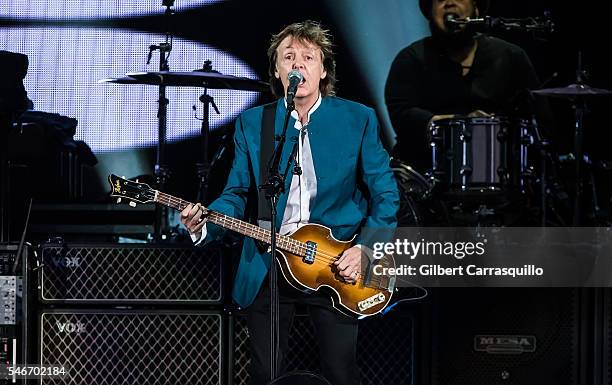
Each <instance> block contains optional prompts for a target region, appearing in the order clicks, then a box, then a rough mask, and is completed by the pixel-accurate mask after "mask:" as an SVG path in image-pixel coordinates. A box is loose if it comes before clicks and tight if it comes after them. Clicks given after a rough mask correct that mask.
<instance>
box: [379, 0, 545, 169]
mask: <svg viewBox="0 0 612 385" xmlns="http://www.w3.org/2000/svg"><path fill="white" fill-rule="evenodd" d="M419 6H420V8H421V12H422V13H423V15H424V16H425V17H426V18H427V19H428V20H429V25H430V29H431V36H430V37H426V38H424V39H422V40H419V41H417V42H415V43H413V44H412V45H410V46H408V47H406V48H404V49H403V50H401V51H400V52H399V53H398V54H397V56H396V58H395V60H394V61H393V64H392V66H391V70H390V72H389V76H388V78H387V84H386V87H385V100H386V104H387V108H388V109H389V114H390V116H391V122H392V124H393V127H394V129H395V132H396V135H397V144H396V146H395V148H394V150H393V155H394V157H396V158H399V159H402V160H404V161H406V162H408V163H409V164H410V165H412V166H413V167H414V168H416V169H417V170H418V171H420V172H425V171H427V169H428V168H430V167H431V154H430V152H429V145H428V143H427V128H428V127H429V126H430V124H431V123H432V122H435V121H436V120H440V119H446V118H453V117H459V116H469V117H474V116H486V115H489V114H493V113H495V114H502V115H506V116H516V115H517V113H518V114H519V115H520V114H525V111H526V110H527V107H526V102H527V99H528V98H527V95H528V93H527V90H528V89H534V88H538V86H539V81H538V77H537V75H536V73H535V70H534V68H533V66H532V64H531V62H530V60H529V58H528V57H527V54H526V53H525V51H524V50H523V49H521V48H520V47H518V46H516V45H514V44H511V43H508V42H506V41H504V40H501V39H498V38H495V37H490V36H487V35H484V34H479V33H474V32H472V31H470V30H468V29H467V28H462V27H459V28H456V27H454V25H452V24H450V23H449V22H448V21H446V22H445V20H447V19H448V18H449V17H454V18H461V19H463V18H467V17H469V18H476V17H483V16H484V15H485V14H486V12H487V9H488V7H489V0H419ZM450 15H452V16H450ZM518 101H521V102H522V103H518Z"/></svg>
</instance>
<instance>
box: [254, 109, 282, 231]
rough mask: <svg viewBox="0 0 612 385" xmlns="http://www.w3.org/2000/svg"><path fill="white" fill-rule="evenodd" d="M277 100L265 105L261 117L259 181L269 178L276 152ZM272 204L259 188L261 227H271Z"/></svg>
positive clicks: (258, 220)
mask: <svg viewBox="0 0 612 385" xmlns="http://www.w3.org/2000/svg"><path fill="white" fill-rule="evenodd" d="M277 103H278V102H277V101H275V102H273V103H269V104H266V105H264V108H263V115H262V118H261V132H260V135H261V140H260V152H259V183H262V184H263V183H264V182H265V181H266V180H268V175H269V171H270V170H269V169H268V161H269V160H270V157H271V156H272V153H273V152H274V121H275V118H276V105H277ZM271 217H272V213H271V211H270V204H269V202H268V200H267V199H266V194H265V193H264V192H262V191H261V190H259V189H257V222H258V224H259V226H260V227H263V228H266V229H268V230H269V229H270V228H271V226H270V218H271Z"/></svg>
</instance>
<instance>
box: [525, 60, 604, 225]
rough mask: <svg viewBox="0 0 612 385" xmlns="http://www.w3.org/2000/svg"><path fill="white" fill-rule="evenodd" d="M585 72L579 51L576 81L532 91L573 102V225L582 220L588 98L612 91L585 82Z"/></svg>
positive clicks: (578, 223) (536, 93)
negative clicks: (584, 147) (563, 85)
mask: <svg viewBox="0 0 612 385" xmlns="http://www.w3.org/2000/svg"><path fill="white" fill-rule="evenodd" d="M584 77H585V72H584V71H583V69H582V53H581V52H579V53H578V68H577V71H576V83H574V84H570V85H568V86H566V87H559V88H544V89H540V90H535V91H532V93H533V94H535V95H542V96H548V97H554V98H560V99H564V100H568V101H570V102H571V103H572V108H573V109H574V121H575V131H574V152H575V157H576V162H575V192H574V207H573V214H572V225H573V226H577V225H580V224H581V222H582V214H583V213H582V207H581V206H582V196H583V192H584V182H583V170H582V163H583V153H584V151H583V140H584V139H583V135H584V117H585V115H586V114H587V113H588V104H587V100H588V99H589V98H591V97H595V96H600V97H602V96H611V95H612V91H611V90H606V89H601V88H593V87H590V86H589V85H587V84H585V83H584Z"/></svg>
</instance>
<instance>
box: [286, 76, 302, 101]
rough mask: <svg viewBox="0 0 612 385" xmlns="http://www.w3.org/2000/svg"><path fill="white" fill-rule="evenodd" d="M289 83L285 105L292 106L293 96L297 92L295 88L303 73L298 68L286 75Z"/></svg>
mask: <svg viewBox="0 0 612 385" xmlns="http://www.w3.org/2000/svg"><path fill="white" fill-rule="evenodd" d="M287 79H288V80H289V85H288V86H287V106H293V98H294V97H295V93H296V92H297V88H298V86H299V85H300V83H301V82H302V80H304V75H302V73H301V72H300V71H298V70H293V71H291V72H289V74H288V75H287Z"/></svg>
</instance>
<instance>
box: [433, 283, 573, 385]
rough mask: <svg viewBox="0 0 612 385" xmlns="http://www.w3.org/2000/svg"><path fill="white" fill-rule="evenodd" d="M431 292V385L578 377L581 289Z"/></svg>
mask: <svg viewBox="0 0 612 385" xmlns="http://www.w3.org/2000/svg"><path fill="white" fill-rule="evenodd" d="M434 294H435V297H434V299H433V301H434V304H435V305H434V311H433V321H434V328H433V330H432V331H433V333H432V364H433V365H432V379H431V384H436V385H451V384H452V385H468V384H469V385H479V384H482V385H494V384H500V385H501V384H504V385H532V384H538V385H547V384H550V385H575V384H578V382H577V381H578V370H579V368H578V365H579V354H580V346H579V320H578V318H579V311H580V309H579V303H580V301H579V299H580V295H579V293H578V289H571V288H544V289H542V288H538V289H534V288H467V289H466V288H462V289H459V288H442V289H437V290H435V291H434Z"/></svg>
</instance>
